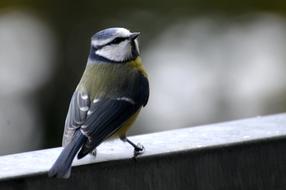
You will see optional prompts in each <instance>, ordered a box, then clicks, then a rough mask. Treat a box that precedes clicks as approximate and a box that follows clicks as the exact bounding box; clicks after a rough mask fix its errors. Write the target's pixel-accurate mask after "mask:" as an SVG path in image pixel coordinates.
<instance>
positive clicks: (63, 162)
mask: <svg viewBox="0 0 286 190" xmlns="http://www.w3.org/2000/svg"><path fill="white" fill-rule="evenodd" d="M85 141H86V137H85V136H84V135H83V134H81V132H80V131H77V132H76V133H75V135H74V137H73V139H72V141H71V142H70V143H69V144H68V145H67V146H66V147H65V148H64V149H63V151H62V152H61V154H60V156H59V157H58V159H57V160H56V162H55V163H54V165H53V166H52V168H51V169H50V170H49V173H48V175H49V177H57V178H69V177H70V173H71V164H72V161H73V159H74V157H75V155H76V153H77V152H78V150H79V149H80V148H81V146H82V145H83V144H84V142H85Z"/></svg>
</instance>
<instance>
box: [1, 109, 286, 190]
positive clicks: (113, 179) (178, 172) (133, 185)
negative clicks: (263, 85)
mask: <svg viewBox="0 0 286 190" xmlns="http://www.w3.org/2000/svg"><path fill="white" fill-rule="evenodd" d="M130 139H132V140H133V141H134V142H140V143H141V144H143V145H144V146H145V152H144V153H143V154H142V155H140V156H138V158H136V159H132V156H133V149H132V148H131V147H130V146H129V145H128V144H125V143H122V142H121V141H117V140H114V141H110V142H106V143H103V144H102V145H100V146H99V147H98V152H97V156H96V157H93V156H92V155H88V156H87V157H85V158H83V159H82V160H75V161H74V166H76V167H73V169H72V175H71V178H70V179H68V180H61V179H54V178H48V177H47V171H48V169H49V168H50V167H51V165H52V164H53V162H54V161H55V159H56V158H57V156H58V155H59V153H60V151H61V148H53V149H45V150H39V151H33V152H25V153H20V154H13V155H7V156H1V157H0V189H8V190H9V189H32V190H33V189H41V190H44V189H52V190H55V189H84V190H87V189H95V190H100V189H104V190H109V189H112V190H113V189H116V190H121V189H122V190H129V189H130V190H131V189H132V190H141V189H144V190H146V189H155V190H169V189H170V190H178V189H202V190H209V189H211V190H213V189H220V190H221V189H226V190H232V189H243V190H245V189H251V190H254V189H267V190H269V189H275V190H278V189H286V114H279V115H273V116H266V117H256V118H252V119H244V120H239V121H233V122H226V123H218V124H212V125H205V126H199V127H191V128H184V129H177V130H171V131H165V132H159V133H153V134H146V135H140V136H134V137H130Z"/></svg>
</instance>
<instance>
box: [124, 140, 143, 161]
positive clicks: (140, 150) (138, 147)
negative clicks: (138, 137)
mask: <svg viewBox="0 0 286 190" xmlns="http://www.w3.org/2000/svg"><path fill="white" fill-rule="evenodd" d="M120 139H121V140H122V141H123V142H127V143H128V144H130V145H131V146H133V148H134V157H136V156H138V155H139V154H142V153H143V152H144V146H143V145H141V144H140V143H138V144H137V145H136V144H135V143H133V142H132V141H131V140H129V139H128V138H127V137H126V136H122V137H120Z"/></svg>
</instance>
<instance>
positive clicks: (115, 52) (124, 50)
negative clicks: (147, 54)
mask: <svg viewBox="0 0 286 190" xmlns="http://www.w3.org/2000/svg"><path fill="white" fill-rule="evenodd" d="M95 53H96V54H97V55H99V56H102V57H104V58H107V59H109V60H112V61H124V60H126V59H129V58H130V57H131V55H132V50H131V45H130V43H129V42H128V41H123V42H121V43H119V44H116V45H108V46H105V47H103V48H101V49H99V50H97V51H95Z"/></svg>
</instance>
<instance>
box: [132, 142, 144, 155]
mask: <svg viewBox="0 0 286 190" xmlns="http://www.w3.org/2000/svg"><path fill="white" fill-rule="evenodd" d="M144 151H145V148H144V146H143V145H142V144H140V143H138V144H137V145H136V147H135V148H134V158H136V157H137V156H138V155H140V154H142V153H143V152H144Z"/></svg>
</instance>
